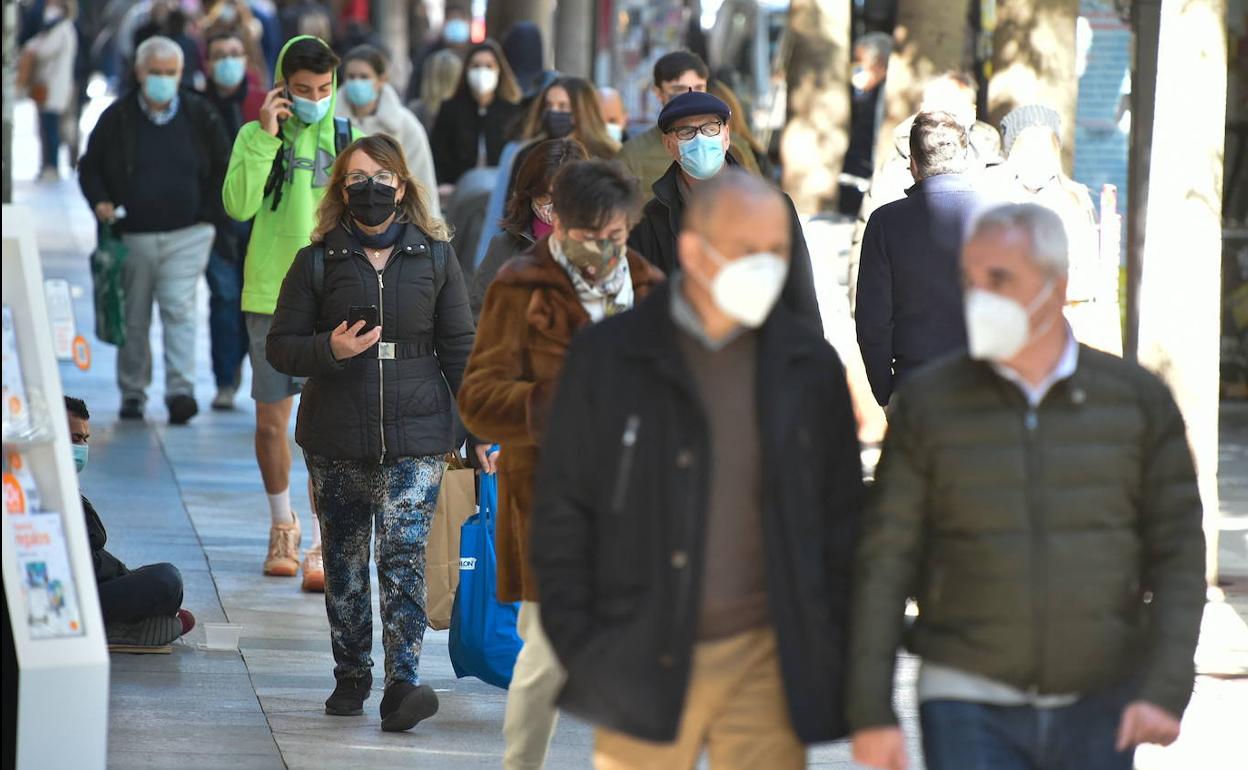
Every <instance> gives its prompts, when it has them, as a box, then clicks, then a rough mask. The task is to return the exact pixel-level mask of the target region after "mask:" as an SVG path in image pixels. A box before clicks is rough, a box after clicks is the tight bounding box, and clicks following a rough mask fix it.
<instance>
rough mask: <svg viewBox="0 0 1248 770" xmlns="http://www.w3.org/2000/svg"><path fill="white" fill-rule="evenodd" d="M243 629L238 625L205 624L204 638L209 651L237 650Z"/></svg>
mask: <svg viewBox="0 0 1248 770" xmlns="http://www.w3.org/2000/svg"><path fill="white" fill-rule="evenodd" d="M242 633H243V627H242V626H241V625H239V624H238V623H205V624H204V637H205V641H206V644H205V645H204V646H205V647H206V648H207V649H209V650H237V649H238V637H239V636H240V635H241V634H242Z"/></svg>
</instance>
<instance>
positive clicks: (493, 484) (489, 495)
mask: <svg viewBox="0 0 1248 770" xmlns="http://www.w3.org/2000/svg"><path fill="white" fill-rule="evenodd" d="M480 497H481V502H480V506H479V510H478V512H477V514H476V515H475V516H472V517H470V518H469V519H468V520H467V521H465V522H464V525H463V527H462V528H461V529H460V535H459V589H458V590H457V591H456V592H455V605H454V607H453V609H452V610H451V639H450V648H451V665H452V666H453V667H454V668H455V675H456V676H458V677H459V678H461V679H462V678H464V677H466V676H475V677H476V678H478V679H480V680H481V681H483V682H488V683H489V684H492V685H494V686H495V687H501V688H503V689H504V690H505V689H507V687H508V685H510V684H511V671H512V669H513V668H515V665H516V656H517V655H518V654H519V653H520V647H521V645H522V644H523V642H522V641H521V640H520V636H519V635H518V634H517V633H516V615H517V613H518V612H519V609H520V605H519V603H508V604H504V603H502V602H500V601H499V600H498V594H497V591H496V588H495V586H496V582H495V581H496V573H497V569H498V567H497V563H496V562H495V559H494V518H495V513H496V512H497V510H498V477H497V476H494V475H483V476H482V477H481V493H480Z"/></svg>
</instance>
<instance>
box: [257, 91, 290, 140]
mask: <svg viewBox="0 0 1248 770" xmlns="http://www.w3.org/2000/svg"><path fill="white" fill-rule="evenodd" d="M291 104H292V102H291V100H290V92H289V91H287V90H286V86H284V85H281V86H278V87H277V88H274V89H273V90H272V91H269V92H268V93H267V94H266V95H265V97H264V104H261V105H260V127H261V128H263V129H264V130H265V131H267V132H269V134H270V135H271V136H277V132H278V131H281V130H282V121H284V120H286V118H289V117H290V107H291Z"/></svg>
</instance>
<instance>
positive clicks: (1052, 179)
mask: <svg viewBox="0 0 1248 770" xmlns="http://www.w3.org/2000/svg"><path fill="white" fill-rule="evenodd" d="M1061 130H1062V119H1061V116H1060V115H1058V114H1057V111H1056V110H1054V109H1052V108H1050V107H1046V106H1043V105H1038V104H1031V105H1023V106H1021V107H1016V108H1015V109H1013V110H1012V111H1011V112H1010V113H1009V114H1008V115H1006V116H1005V118H1004V119H1002V121H1001V131H1002V134H1003V141H1004V145H1005V153H1006V161H1005V163H1004V164H1003V165H1002V166H1000V167H999V168H997V169H994V171H995V172H996V173H995V174H994V178H995V179H996V180H997V183H998V185H999V186H1000V187H1002V188H1003V189H1002V193H1003V194H1004V195H1005V196H1006V198H1007V199H1009V200H1013V201H1015V202H1017V203H1024V202H1031V203H1038V204H1040V205H1041V206H1046V207H1048V208H1050V209H1052V210H1053V211H1055V212H1057V215H1058V216H1059V217H1061V218H1062V224H1063V226H1065V228H1066V234H1067V237H1068V238H1069V239H1070V286H1069V289H1068V290H1067V294H1066V311H1065V313H1066V318H1067V320H1069V321H1070V324H1071V327H1072V328H1073V329H1074V330H1075V338H1076V339H1078V340H1079V341H1080V342H1083V343H1086V344H1088V345H1091V346H1092V347H1094V348H1097V349H1098V350H1103V351H1105V352H1106V353H1112V354H1114V355H1122V312H1121V309H1120V307H1121V306H1120V302H1119V288H1118V286H1119V264H1120V261H1121V260H1120V257H1119V254H1118V252H1117V250H1114V252H1113V253H1111V254H1101V243H1100V238H1099V228H1098V227H1097V224H1096V206H1095V205H1093V203H1092V196H1091V195H1090V194H1089V192H1088V188H1087V187H1085V186H1084V185H1082V184H1079V183H1078V182H1076V181H1075V180H1073V179H1071V178H1070V177H1069V176H1067V175H1066V172H1065V171H1064V170H1063V169H1062V142H1061V138H1060V137H1061Z"/></svg>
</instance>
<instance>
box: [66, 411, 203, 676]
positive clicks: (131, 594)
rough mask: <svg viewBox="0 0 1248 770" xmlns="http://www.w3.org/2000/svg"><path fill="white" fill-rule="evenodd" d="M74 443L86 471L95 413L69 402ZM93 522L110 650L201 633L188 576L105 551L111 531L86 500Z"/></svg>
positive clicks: (79, 466) (90, 531)
mask: <svg viewBox="0 0 1248 770" xmlns="http://www.w3.org/2000/svg"><path fill="white" fill-rule="evenodd" d="M65 412H66V417H67V418H68V420H69V438H70V441H71V442H72V444H73V450H74V469H75V470H77V471H78V472H79V473H82V472H83V471H84V470H86V467H87V457H88V455H89V449H90V444H89V443H88V442H89V441H90V440H91V413H90V412H88V411H87V404H86V402H84V401H83V400H82V399H80V398H71V397H69V396H66V397H65ZM82 512H83V514H84V515H85V516H86V519H87V539H88V540H89V541H90V543H91V561H92V563H93V565H94V567H95V582H96V585H97V586H98V590H99V594H100V612H101V613H102V614H103V615H104V634H105V636H106V637H107V639H108V645H109V647H110V648H114V647H125V648H127V649H128V650H129V651H139V652H141V651H144V650H151V651H156V650H157V649H158V648H161V647H164V646H165V645H167V644H169V643H170V642H172V641H173V640H174V639H177V638H178V637H180V636H186V635H187V634H188V633H190V631H191V629H192V628H194V627H195V616H194V615H192V614H191V611H190V610H186V609H182V573H180V572H178V568H177V567H175V566H173V565H172V564H168V563H161V564H148V565H146V566H144V567H139V568H138V569H133V570H132V569H130V568H129V567H127V566H126V565H125V564H124V563H122V561H121V559H118V558H117V557H116V556H114V555H113V554H111V553H109V552H108V551H107V550H105V548H104V545H105V544H106V543H107V542H108V531H107V530H105V529H104V522H103V520H101V519H100V514H98V513H96V510H95V506H93V505H91V501H90V500H88V499H87V498H86V496H85V495H83V497H82Z"/></svg>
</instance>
